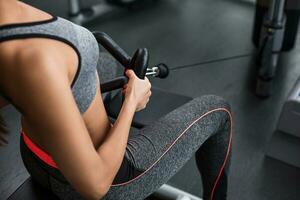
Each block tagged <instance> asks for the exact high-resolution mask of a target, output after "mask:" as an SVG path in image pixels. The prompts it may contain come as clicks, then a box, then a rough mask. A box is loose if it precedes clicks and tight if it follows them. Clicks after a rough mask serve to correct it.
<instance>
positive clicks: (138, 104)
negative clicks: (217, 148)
mask: <svg viewBox="0 0 300 200" xmlns="http://www.w3.org/2000/svg"><path fill="white" fill-rule="evenodd" d="M125 74H126V76H127V77H128V79H129V80H128V83H127V84H126V85H125V86H124V88H123V92H124V93H125V100H126V101H129V102H130V103H132V104H134V106H135V111H136V112H137V111H140V110H143V109H144V108H145V107H146V105H147V103H148V102H149V98H150V96H151V83H150V81H149V79H148V78H147V77H145V79H144V80H141V79H139V78H138V77H137V76H136V75H135V73H134V71H133V70H126V72H125Z"/></svg>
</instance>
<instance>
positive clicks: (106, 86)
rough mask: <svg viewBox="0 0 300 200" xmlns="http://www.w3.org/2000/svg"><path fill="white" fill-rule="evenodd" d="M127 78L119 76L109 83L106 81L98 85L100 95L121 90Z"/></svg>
mask: <svg viewBox="0 0 300 200" xmlns="http://www.w3.org/2000/svg"><path fill="white" fill-rule="evenodd" d="M127 82H128V78H127V77H126V76H120V77H118V78H115V79H113V80H111V81H107V82H105V83H102V84H101V85H100V88H101V93H105V92H110V91H112V90H116V89H119V88H122V87H123V86H124V85H125V84H127Z"/></svg>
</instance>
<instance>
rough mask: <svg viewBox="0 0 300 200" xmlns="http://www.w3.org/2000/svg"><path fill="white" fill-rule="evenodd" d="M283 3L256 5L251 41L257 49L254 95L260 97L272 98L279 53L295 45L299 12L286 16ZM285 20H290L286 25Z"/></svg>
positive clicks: (274, 1)
mask: <svg viewBox="0 0 300 200" xmlns="http://www.w3.org/2000/svg"><path fill="white" fill-rule="evenodd" d="M268 2H270V4H269V6H267V9H265V8H264V7H263V6H261V5H263V4H264V3H265V4H267V3H268ZM286 2H287V0H271V1H262V0H261V1H258V3H257V7H256V15H255V24H254V31H253V41H254V43H255V44H256V45H257V46H258V53H257V60H256V64H257V66H258V76H257V81H256V94H257V95H258V96H261V97H269V96H270V95H271V94H272V85H273V78H274V77H275V73H276V68H277V65H278V59H279V55H280V52H281V51H282V50H283V49H284V50H290V49H291V48H292V47H293V46H294V43H295V39H296V35H297V29H298V23H299V12H297V14H298V15H295V14H293V13H291V12H286V9H285V5H286ZM297 4H299V3H297ZM267 5H268V4H267ZM287 17H289V18H291V19H289V21H288V22H289V23H287ZM285 34H286V37H285ZM283 47H284V48H283Z"/></svg>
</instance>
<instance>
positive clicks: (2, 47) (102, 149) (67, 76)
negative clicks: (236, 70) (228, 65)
mask: <svg viewBox="0 0 300 200" xmlns="http://www.w3.org/2000/svg"><path fill="white" fill-rule="evenodd" d="M102 59H104V57H103V56H100V57H99V49H98V45H97V42H96V40H95V38H94V37H93V35H92V34H91V33H90V32H89V31H88V30H86V29H85V28H83V27H80V26H77V25H75V24H73V23H71V22H69V21H67V20H65V19H62V18H59V17H54V16H51V15H49V14H47V13H45V12H43V11H41V10H38V9H36V8H33V7H31V6H29V5H27V4H25V3H22V2H19V1H17V0H9V1H7V0H0V92H1V94H2V95H1V96H2V97H1V98H0V107H4V106H5V105H8V104H12V105H13V106H15V108H16V109H18V110H19V112H20V113H21V114H22V120H21V122H22V136H21V153H22V159H23V161H24V164H25V166H26V168H27V170H28V171H29V173H30V174H31V176H32V178H33V179H34V180H35V181H37V182H38V183H39V184H41V185H42V186H44V187H46V188H48V189H50V190H51V191H53V193H54V194H56V195H57V196H58V197H59V198H60V199H82V198H84V199H114V200H116V199H143V198H145V197H147V196H148V195H150V194H151V193H153V192H154V191H155V190H157V189H158V188H159V187H160V186H161V185H162V184H163V183H166V182H167V181H168V180H169V179H170V178H171V177H172V176H173V175H174V174H175V173H176V172H177V171H178V170H179V169H180V168H181V167H182V166H183V165H184V164H185V163H186V162H187V161H188V160H189V159H190V158H191V157H192V155H193V154H194V153H195V155H196V161H197V166H198V168H199V171H201V175H202V181H203V187H204V194H203V198H204V199H211V200H212V199H226V194H227V183H228V167H229V164H228V160H229V157H230V155H229V154H230V144H231V115H230V110H229V109H230V108H229V106H228V104H227V103H226V102H225V101H224V100H223V99H221V98H219V97H216V96H204V97H201V98H196V99H194V100H193V101H191V102H189V103H187V104H186V105H184V106H182V107H180V108H178V109H176V110H175V111H173V112H171V113H169V114H168V115H166V116H165V117H163V118H161V119H159V120H158V121H157V122H156V123H154V124H153V125H151V126H148V127H146V128H144V129H142V130H140V131H139V133H138V134H137V135H134V136H133V135H129V129H130V125H131V122H132V118H133V116H134V113H135V112H137V111H139V110H142V109H143V108H145V107H146V104H147V102H148V101H149V98H150V96H151V85H150V83H149V80H148V79H147V78H146V79H145V80H140V79H138V78H137V77H136V75H135V74H134V72H133V71H132V70H128V71H127V72H126V75H127V76H128V78H129V82H128V84H127V85H126V87H125V88H124V91H123V92H124V95H125V100H124V103H123V106H122V109H121V111H120V114H119V116H118V118H117V120H116V121H115V123H114V125H113V126H111V125H110V122H109V119H108V116H107V114H106V111H105V109H104V105H103V100H102V97H101V91H100V88H99V83H100V81H99V75H100V72H98V73H99V75H98V74H97V70H96V66H97V62H98V60H99V62H100V61H101V60H102ZM1 122H2V123H1V124H2V125H1V127H2V128H0V130H1V132H2V136H1V137H0V138H2V139H3V133H4V132H5V129H4V124H3V120H1Z"/></svg>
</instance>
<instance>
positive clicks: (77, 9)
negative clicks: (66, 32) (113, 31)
mask: <svg viewBox="0 0 300 200" xmlns="http://www.w3.org/2000/svg"><path fill="white" fill-rule="evenodd" d="M68 1H69V13H68V15H69V19H70V21H72V22H74V23H76V24H79V25H82V24H84V23H87V22H89V21H91V20H93V19H95V18H98V17H100V16H104V15H106V14H109V13H111V12H115V11H117V10H120V9H121V8H127V9H131V8H135V7H138V6H139V5H141V4H143V3H144V2H145V1H147V0H101V1H98V3H97V4H95V5H93V6H90V7H87V8H83V7H82V0H68Z"/></svg>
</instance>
